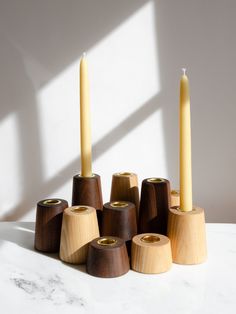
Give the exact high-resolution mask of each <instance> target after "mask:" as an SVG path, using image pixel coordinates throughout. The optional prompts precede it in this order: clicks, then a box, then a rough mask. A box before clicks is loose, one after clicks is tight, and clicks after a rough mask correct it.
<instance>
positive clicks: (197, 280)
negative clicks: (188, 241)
mask: <svg viewBox="0 0 236 314" xmlns="http://www.w3.org/2000/svg"><path fill="white" fill-rule="evenodd" d="M207 240H208V251H209V252H208V255H209V256H208V261H207V262H206V263H204V264H201V265H195V266H182V265H175V264H173V267H172V269H171V271H170V272H168V273H164V274H159V275H144V274H139V273H136V272H134V271H129V272H128V273H127V274H126V275H124V276H122V277H119V278H114V279H101V278H95V277H92V276H89V275H88V274H86V272H85V267H84V266H71V265H67V264H64V263H62V262H61V261H60V260H58V258H57V255H55V254H54V255H49V254H47V255H43V254H40V253H38V252H36V251H34V249H33V241H34V223H30V222H14V223H9V222H1V223H0V278H1V279H0V308H1V310H0V311H1V313H2V314H5V313H6V314H11V313H20V312H21V313H24V314H27V313H31V314H34V313H40V314H41V313H47V314H50V313H57V314H59V313H63V314H65V313H69V314H72V313H96V314H100V313H102V314H106V313H107V314H111V313H112V314H115V313H119V314H120V313H122V314H123V313H129V314H132V313H134V314H139V313H148V314H151V313H155V314H156V313H164V314H165V313H167V314H168V313H173V314H178V313H181V314H185V313H186V314H190V313H201V314H205V313H207V314H210V313H212V314H213V313H214V314H216V313H225V314H230V313H234V314H235V313H236V294H235V292H236V288H235V283H236V225H233V224H208V225H207Z"/></svg>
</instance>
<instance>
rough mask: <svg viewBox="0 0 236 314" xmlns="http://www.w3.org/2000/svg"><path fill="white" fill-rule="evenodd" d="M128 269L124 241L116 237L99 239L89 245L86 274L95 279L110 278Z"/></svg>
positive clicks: (122, 273)
mask: <svg viewBox="0 0 236 314" xmlns="http://www.w3.org/2000/svg"><path fill="white" fill-rule="evenodd" d="M129 269H130V266H129V258H128V254H127V249H126V245H125V241H124V240H123V239H120V238H118V237H110V236H109V237H101V238H97V239H94V240H93V241H92V242H91V243H90V244H89V251H88V259H87V272H88V273H89V274H90V275H92V276H96V277H103V278H112V277H118V276H121V275H124V274H125V273H127V272H128V271H129Z"/></svg>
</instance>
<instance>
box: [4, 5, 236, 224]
mask: <svg viewBox="0 0 236 314" xmlns="http://www.w3.org/2000/svg"><path fill="white" fill-rule="evenodd" d="M235 29H236V2H235V1H233V0H225V1H220V0H208V1H203V0H199V1H194V0H178V1H171V0H165V1H164V0H163V1H158V0H155V1H154V0H153V1H145V0H132V1H131V0H129V1H127V0H120V1H112V0H100V1H96V0H93V1H92V0H86V1H78V0H77V1H72V0H67V1H65V0H64V1H62V0H50V1H36V0H21V1H17V0H5V1H3V0H0V143H1V158H0V160H1V163H0V174H1V175H0V185H1V189H0V218H1V220H34V219H35V205H36V203H37V201H38V200H40V199H43V198H46V197H61V198H65V199H67V200H68V201H70V200H71V184H72V180H71V179H72V176H73V175H74V174H76V173H78V172H79V169H80V156H79V99H78V95H79V91H78V65H79V60H80V56H81V54H82V53H83V51H87V53H88V62H89V74H90V82H91V110H92V134H93V160H94V162H93V168H94V172H96V173H99V174H100V175H101V176H102V183H103V194H104V201H107V200H108V199H109V190H110V183H111V176H112V173H114V172H117V171H133V172H136V173H138V175H139V180H140V183H141V181H142V179H144V178H146V177H149V176H162V177H166V178H168V179H170V180H171V183H172V186H173V187H174V188H178V180H179V179H178V94H179V78H180V74H181V70H180V69H181V68H182V67H186V68H187V71H188V76H189V79H190V84H191V86H190V87H191V110H192V155H193V189H194V190H193V195H194V203H195V204H197V205H199V206H201V207H204V208H205V209H206V216H207V221H208V222H236V213H235V207H236V201H235V191H234V190H235V188H234V182H235V179H234V177H235V159H236V158H235V157H236V145H235V134H236V124H235V116H236V96H235V94H236V93H235V90H236V80H235V73H236V61H235V56H236V41H235Z"/></svg>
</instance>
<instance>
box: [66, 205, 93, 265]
mask: <svg viewBox="0 0 236 314" xmlns="http://www.w3.org/2000/svg"><path fill="white" fill-rule="evenodd" d="M98 236H99V229H98V222H97V215H96V210H95V208H93V207H89V206H72V207H69V208H67V209H66V210H65V211H64V213H63V221H62V229H61V245H60V259H61V260H62V261H64V262H68V263H72V264H83V263H85V262H86V259H87V253H88V244H89V242H90V241H92V240H93V239H94V238H97V237H98Z"/></svg>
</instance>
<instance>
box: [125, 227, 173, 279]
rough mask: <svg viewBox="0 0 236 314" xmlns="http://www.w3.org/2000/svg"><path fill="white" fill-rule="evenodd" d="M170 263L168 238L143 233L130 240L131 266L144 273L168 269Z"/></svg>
mask: <svg viewBox="0 0 236 314" xmlns="http://www.w3.org/2000/svg"><path fill="white" fill-rule="evenodd" d="M171 265H172V256H171V247H170V240H169V239H168V238H167V237H166V236H163V235H161V234H157V233H144V234H138V235H136V236H135V237H134V238H133V240H132V251H131V268H132V269H133V270H135V271H137V272H140V273H145V274H159V273H164V272H166V271H168V270H169V269H170V268H171Z"/></svg>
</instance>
